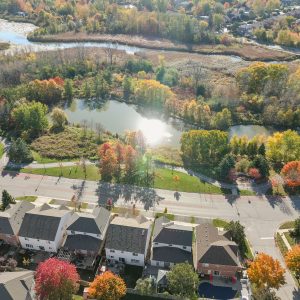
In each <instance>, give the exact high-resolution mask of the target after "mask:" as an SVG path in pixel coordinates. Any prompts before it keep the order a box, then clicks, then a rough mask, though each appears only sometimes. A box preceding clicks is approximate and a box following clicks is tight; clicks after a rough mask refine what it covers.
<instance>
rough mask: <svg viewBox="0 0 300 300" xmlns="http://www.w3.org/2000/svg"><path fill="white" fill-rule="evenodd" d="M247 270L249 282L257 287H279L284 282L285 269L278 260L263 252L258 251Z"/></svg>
mask: <svg viewBox="0 0 300 300" xmlns="http://www.w3.org/2000/svg"><path fill="white" fill-rule="evenodd" d="M247 272H248V276H249V278H250V280H251V282H252V283H254V284H255V285H256V286H257V287H258V288H261V287H267V288H275V289H279V287H280V286H281V285H283V284H284V283H285V278H284V273H285V270H284V269H283V268H282V267H281V265H280V262H279V261H278V260H277V259H274V258H272V257H271V256H269V255H267V254H265V253H260V254H258V255H257V256H256V257H255V259H254V261H253V262H252V263H251V264H250V267H249V268H248V271H247Z"/></svg>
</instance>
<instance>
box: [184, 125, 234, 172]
mask: <svg viewBox="0 0 300 300" xmlns="http://www.w3.org/2000/svg"><path fill="white" fill-rule="evenodd" d="M181 151H182V156H183V160H184V162H185V164H187V165H189V166H191V167H193V168H197V167H199V166H201V165H218V164H219V162H220V161H221V160H222V158H223V157H224V155H226V154H227V153H228V152H229V145H228V133H226V132H224V131H219V130H190V131H188V132H184V133H183V134H182V136H181Z"/></svg>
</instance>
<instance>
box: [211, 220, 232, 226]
mask: <svg viewBox="0 0 300 300" xmlns="http://www.w3.org/2000/svg"><path fill="white" fill-rule="evenodd" d="M228 224H229V222H227V221H225V220H222V219H213V225H214V226H215V227H220V228H224V227H225V226H226V225H228Z"/></svg>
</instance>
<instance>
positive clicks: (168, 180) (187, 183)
mask: <svg viewBox="0 0 300 300" xmlns="http://www.w3.org/2000/svg"><path fill="white" fill-rule="evenodd" d="M174 176H178V177H179V180H178V182H176V181H175V180H174ZM154 187H155V188H159V189H165V190H173V191H176V190H178V191H180V192H192V193H205V194H224V193H227V194H230V191H228V190H222V189H221V188H219V187H216V186H214V185H211V184H209V183H206V182H202V181H200V180H199V179H198V178H196V177H193V176H190V175H188V174H184V173H182V172H178V171H172V170H169V169H157V170H156V176H155V180H154Z"/></svg>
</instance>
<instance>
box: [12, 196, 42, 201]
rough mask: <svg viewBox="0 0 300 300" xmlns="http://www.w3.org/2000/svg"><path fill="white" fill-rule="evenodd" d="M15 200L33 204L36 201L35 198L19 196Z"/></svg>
mask: <svg viewBox="0 0 300 300" xmlns="http://www.w3.org/2000/svg"><path fill="white" fill-rule="evenodd" d="M15 199H16V200H21V201H28V202H34V201H35V200H36V199H37V196H20V197H17V198H15Z"/></svg>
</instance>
